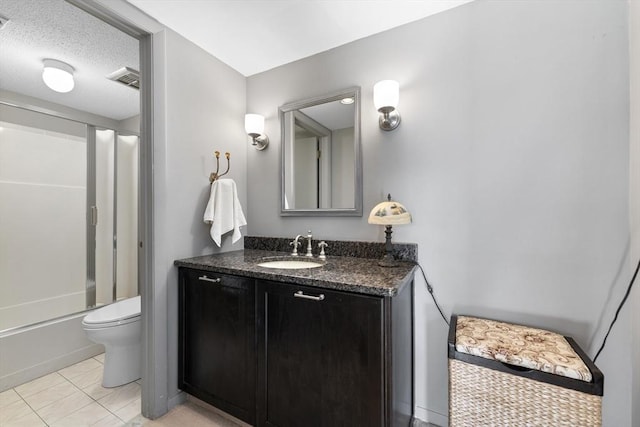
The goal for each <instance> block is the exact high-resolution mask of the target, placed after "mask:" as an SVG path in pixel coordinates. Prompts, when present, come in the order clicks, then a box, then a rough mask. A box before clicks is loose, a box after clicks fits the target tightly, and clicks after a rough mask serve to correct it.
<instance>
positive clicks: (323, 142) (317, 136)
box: [279, 87, 362, 216]
mask: <svg viewBox="0 0 640 427" xmlns="http://www.w3.org/2000/svg"><path fill="white" fill-rule="evenodd" d="M279 111H280V125H281V127H282V130H281V135H282V143H281V144H280V147H281V148H280V149H281V152H282V164H281V169H282V170H281V198H282V200H281V213H280V214H281V215H282V216H362V155H361V148H360V88H359V87H352V88H348V89H344V90H341V91H337V92H334V93H330V94H327V95H324V96H319V97H315V98H310V99H305V100H301V101H297V102H293V103H290V104H286V105H283V106H281V107H280V109H279Z"/></svg>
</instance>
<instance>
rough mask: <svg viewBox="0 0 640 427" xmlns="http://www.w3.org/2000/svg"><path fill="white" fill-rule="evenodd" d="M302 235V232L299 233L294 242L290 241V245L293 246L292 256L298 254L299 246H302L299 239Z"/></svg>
mask: <svg viewBox="0 0 640 427" xmlns="http://www.w3.org/2000/svg"><path fill="white" fill-rule="evenodd" d="M301 237H302V234H298V235H297V236H296V238H295V239H294V240H293V242H290V243H289V245H290V246H293V252H291V256H298V247H299V246H300V242H298V239H300V238H301Z"/></svg>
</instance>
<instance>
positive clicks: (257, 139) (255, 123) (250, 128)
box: [244, 114, 269, 151]
mask: <svg viewBox="0 0 640 427" xmlns="http://www.w3.org/2000/svg"><path fill="white" fill-rule="evenodd" d="M244 130H245V131H246V132H247V134H248V135H249V136H250V137H251V139H252V140H253V142H252V143H251V145H253V146H254V148H255V149H256V150H260V151H262V150H264V149H265V148H267V145H269V137H268V136H267V135H265V134H264V116H261V115H260V114H245V115H244Z"/></svg>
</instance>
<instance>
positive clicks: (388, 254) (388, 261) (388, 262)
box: [378, 225, 399, 267]
mask: <svg viewBox="0 0 640 427" xmlns="http://www.w3.org/2000/svg"><path fill="white" fill-rule="evenodd" d="M391 233H393V230H392V228H391V226H390V225H387V226H385V227H384V234H385V236H384V247H385V254H384V256H383V257H382V259H381V260H380V261H378V265H379V266H381V267H397V266H398V265H399V264H398V261H396V260H395V258H394V257H393V246H392V245H391Z"/></svg>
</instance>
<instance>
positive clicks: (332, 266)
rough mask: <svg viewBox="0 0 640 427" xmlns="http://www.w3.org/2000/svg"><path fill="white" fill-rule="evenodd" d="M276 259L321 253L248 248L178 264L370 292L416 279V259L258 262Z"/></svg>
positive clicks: (392, 289)
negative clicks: (298, 265)
mask: <svg viewBox="0 0 640 427" xmlns="http://www.w3.org/2000/svg"><path fill="white" fill-rule="evenodd" d="M276 259H290V260H295V259H298V260H310V261H311V260H312V261H314V262H322V261H320V260H319V259H318V258H317V257H313V258H312V259H311V258H307V257H305V256H298V257H295V258H294V257H292V256H291V254H290V253H288V252H277V251H267V250H257V249H244V250H240V251H234V252H225V253H221V254H216V255H205V256H199V257H195V258H186V259H181V260H177V261H175V262H174V264H175V265H176V266H178V267H188V268H195V269H200V270H209V271H215V272H218V273H223V274H234V275H241V276H245V277H252V278H256V279H264V280H271V281H275V282H287V283H294V284H298V285H304V286H313V287H319V288H325V289H335V290H339V291H347V292H356V293H361V294H368V295H378V296H391V297H392V296H395V295H396V294H397V293H398V292H400V290H401V289H402V288H403V287H404V286H405V285H406V284H407V283H409V282H410V281H411V280H412V279H413V273H414V270H415V269H416V268H417V267H416V265H415V263H413V262H410V261H400V262H399V266H398V267H392V268H388V267H381V266H379V265H378V260H377V259H371V258H356V257H346V256H327V259H326V261H325V265H323V266H322V267H318V268H305V269H298V270H285V269H275V268H266V267H259V266H258V263H260V262H264V261H270V260H276Z"/></svg>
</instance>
